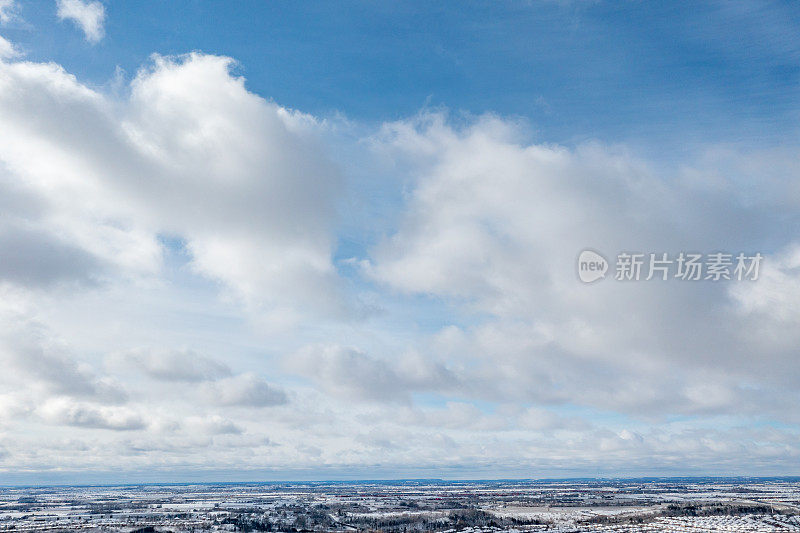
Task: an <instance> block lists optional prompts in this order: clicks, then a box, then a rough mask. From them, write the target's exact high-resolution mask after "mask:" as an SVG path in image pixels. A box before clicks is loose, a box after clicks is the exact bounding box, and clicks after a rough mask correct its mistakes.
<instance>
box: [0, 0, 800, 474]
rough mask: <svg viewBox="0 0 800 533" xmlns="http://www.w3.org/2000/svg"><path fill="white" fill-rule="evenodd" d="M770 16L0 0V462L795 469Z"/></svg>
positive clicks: (777, 31) (792, 216)
mask: <svg viewBox="0 0 800 533" xmlns="http://www.w3.org/2000/svg"><path fill="white" fill-rule="evenodd" d="M799 15H800V7H799V6H798V5H797V4H795V3H790V2H740V3H735V4H734V3H727V2H704V3H697V2H633V1H630V2H628V1H623V2H611V1H586V2H584V1H542V2H532V1H531V2H459V3H456V2H439V3H431V2H402V3H400V2H337V3H333V2H255V1H253V2H245V1H242V2H224V3H223V2H198V1H173V2H143V3H142V2H123V1H117V0H57V1H55V0H42V1H39V0H0V259H3V260H2V261H0V296H1V297H2V298H0V361H1V362H2V363H3V364H4V365H5V367H6V368H8V369H9V370H8V372H7V375H5V376H3V377H0V385H2V388H0V472H2V474H3V475H5V476H6V477H7V479H10V480H13V481H14V482H21V483H22V482H26V480H27V481H30V482H48V481H58V482H64V480H66V479H74V480H75V481H81V480H123V481H124V480H130V481H147V480H151V481H182V480H197V479H207V480H209V481H215V480H226V479H236V480H261V479H270V478H274V479H292V478H296V479H330V478H387V477H388V478H395V477H443V478H458V477H481V478H492V477H563V476H576V475H592V476H594V475H603V476H630V475H670V474H671V475H705V474H708V475H775V474H791V473H796V472H794V470H793V469H796V466H797V460H798V458H799V457H800V447H798V439H797V436H798V433H799V432H800V425H799V424H800V418H798V415H797V414H796V412H795V411H796V410H795V409H794V406H796V405H797V401H798V400H799V399H800V388H798V385H797V383H800V380H798V379H797V378H798V377H800V366H798V365H797V362H796V347H797V346H798V345H800V337H799V336H798V333H797V332H796V328H795V325H796V323H797V321H798V320H800V309H798V306H797V304H796V302H797V301H798V300H800V272H799V269H800V242H798V241H797V238H796V235H797V230H798V229H800V187H798V185H797V184H798V183H800V180H798V168H800V160H799V159H798V155H797V153H798V152H797V134H798V113H797V110H798V105H797V102H798V96H799V95H798V87H799V85H798V81H800V80H798V72H800V71H799V70H798V69H800V40H799V39H798V37H797V36H798V35H800V32H798V29H800V28H798V22H797V21H799V20H800V16H799ZM586 248H589V249H593V250H597V251H599V252H600V253H602V254H605V256H606V258H607V259H609V260H611V262H612V266H611V269H612V270H611V272H610V273H609V275H608V276H607V278H608V279H605V280H602V281H598V282H597V283H593V284H582V283H581V282H580V281H579V279H578V277H577V276H576V272H575V268H576V266H575V260H576V258H577V256H578V254H579V253H580V251H581V250H583V249H586ZM622 251H639V252H642V253H668V254H670V257H673V258H674V257H677V254H678V253H680V252H682V251H685V252H698V253H702V254H711V253H713V252H720V251H722V252H727V253H731V254H737V253H739V252H745V253H747V254H755V253H756V252H758V253H761V254H763V256H764V262H763V265H762V270H761V272H760V273H761V277H759V278H758V279H757V280H749V281H748V280H745V281H737V280H723V281H721V282H714V281H698V282H696V283H695V282H686V281H681V280H677V279H671V280H670V281H669V282H663V283H662V282H659V281H657V280H654V281H648V282H645V281H641V282H631V283H627V282H622V281H616V280H614V279H613V277H614V276H613V274H614V271H613V268H614V265H613V260H614V258H615V256H616V255H617V254H618V253H619V252H622Z"/></svg>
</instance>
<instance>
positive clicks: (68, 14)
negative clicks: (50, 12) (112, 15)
mask: <svg viewBox="0 0 800 533" xmlns="http://www.w3.org/2000/svg"><path fill="white" fill-rule="evenodd" d="M56 6H57V7H58V11H57V13H58V18H59V19H60V20H70V21H72V22H73V23H74V24H75V25H76V26H77V27H78V28H80V29H81V31H83V34H84V35H85V36H86V40H87V41H89V42H90V43H92V44H94V43H98V42H100V40H101V39H102V38H103V36H104V35H105V29H104V27H103V24H104V23H105V19H106V9H105V7H104V6H103V4H101V3H100V2H98V1H97V0H92V1H89V2H84V1H83V0H56Z"/></svg>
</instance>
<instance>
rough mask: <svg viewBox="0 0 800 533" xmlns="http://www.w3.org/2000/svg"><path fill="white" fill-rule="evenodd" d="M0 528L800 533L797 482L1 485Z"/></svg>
mask: <svg viewBox="0 0 800 533" xmlns="http://www.w3.org/2000/svg"><path fill="white" fill-rule="evenodd" d="M0 530H4V531H70V530H71V531H123V532H141V533H147V532H154V531H163V532H166V531H286V532H300V531H397V532H404V531H405V532H408V531H438V532H448V533H454V532H456V531H459V532H471V533H477V532H490V531H553V532H555V531H558V532H570V531H572V532H578V531H697V532H702V531H800V479H797V478H791V479H790V478H759V479H738V478H737V479H715V478H690V479H679V478H671V479H636V480H615V479H609V480H540V481H470V482H466V481H458V482H448V481H439V480H417V481H394V482H393V481H364V482H314V483H245V484H191V485H186V484H182V485H125V486H80V487H77V486H76V487H69V486H58V487H36V488H29V487H7V488H2V489H0Z"/></svg>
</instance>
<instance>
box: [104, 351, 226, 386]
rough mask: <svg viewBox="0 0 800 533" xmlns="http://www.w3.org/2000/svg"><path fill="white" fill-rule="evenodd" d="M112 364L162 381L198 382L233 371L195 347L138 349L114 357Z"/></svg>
mask: <svg viewBox="0 0 800 533" xmlns="http://www.w3.org/2000/svg"><path fill="white" fill-rule="evenodd" d="M110 359H111V362H112V365H115V366H116V365H119V366H122V367H132V368H135V369H136V370H138V371H140V372H142V373H144V374H146V375H147V376H149V377H151V378H153V379H157V380H161V381H183V382H189V383H196V382H199V381H213V380H216V379H220V378H224V377H227V376H230V375H231V369H230V368H229V367H228V366H226V365H224V364H222V363H220V362H218V361H215V360H213V359H211V358H209V357H206V356H204V355H201V354H198V353H196V352H194V351H192V350H163V349H138V350H133V351H130V352H127V353H123V354H117V355H114V356H112V357H111V358H110Z"/></svg>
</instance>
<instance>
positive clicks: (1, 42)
mask: <svg viewBox="0 0 800 533" xmlns="http://www.w3.org/2000/svg"><path fill="white" fill-rule="evenodd" d="M0 13H2V11H0ZM18 55H19V51H18V50H17V49H16V47H15V46H14V45H13V44H12V43H11V42H10V41H8V40H7V39H5V38H4V37H3V36H2V35H0V59H9V58H12V57H16V56H18Z"/></svg>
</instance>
